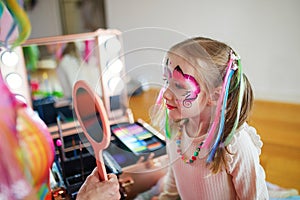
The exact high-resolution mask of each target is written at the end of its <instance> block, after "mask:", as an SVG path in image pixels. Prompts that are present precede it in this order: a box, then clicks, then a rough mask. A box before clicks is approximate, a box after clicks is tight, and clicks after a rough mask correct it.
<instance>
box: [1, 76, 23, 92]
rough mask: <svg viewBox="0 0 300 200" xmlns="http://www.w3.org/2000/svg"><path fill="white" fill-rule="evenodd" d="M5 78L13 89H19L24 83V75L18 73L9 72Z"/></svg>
mask: <svg viewBox="0 0 300 200" xmlns="http://www.w3.org/2000/svg"><path fill="white" fill-rule="evenodd" d="M5 80H6V82H7V84H8V86H9V87H10V88H11V89H18V88H20V87H21V86H22V83H23V80H22V77H21V76H20V75H19V74H17V73H10V74H8V75H7V76H6V78H5Z"/></svg>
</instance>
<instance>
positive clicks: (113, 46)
mask: <svg viewBox="0 0 300 200" xmlns="http://www.w3.org/2000/svg"><path fill="white" fill-rule="evenodd" d="M104 46H105V49H106V50H107V53H108V54H109V55H110V56H111V57H115V56H117V55H118V53H119V52H120V50H121V43H120V41H119V39H118V38H117V37H116V36H114V37H112V38H109V39H108V40H106V42H105V44H104Z"/></svg>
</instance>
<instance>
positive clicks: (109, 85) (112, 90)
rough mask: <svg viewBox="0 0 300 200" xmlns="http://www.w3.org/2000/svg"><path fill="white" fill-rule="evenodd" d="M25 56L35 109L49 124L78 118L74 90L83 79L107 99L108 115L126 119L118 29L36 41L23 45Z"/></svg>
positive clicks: (125, 98)
mask: <svg viewBox="0 0 300 200" xmlns="http://www.w3.org/2000/svg"><path fill="white" fill-rule="evenodd" d="M23 54H24V59H25V65H26V70H27V74H28V79H29V85H30V89H31V97H32V105H33V108H34V109H35V110H36V111H37V112H38V113H39V115H40V117H41V118H42V119H43V120H44V121H45V122H46V124H52V123H56V116H57V115H58V114H60V115H61V116H62V119H64V120H67V121H68V120H72V119H73V113H72V111H71V107H72V89H73V86H74V84H75V83H76V82H77V81H79V80H84V81H86V82H87V83H88V84H89V86H90V87H91V88H92V89H93V90H94V91H95V92H96V93H97V94H98V95H99V96H101V97H102V99H103V102H104V105H105V107H106V109H107V112H108V115H109V116H111V117H118V116H121V115H124V113H125V110H126V105H127V96H126V91H125V90H126V87H125V86H124V85H125V84H124V83H125V76H124V73H125V69H124V67H125V65H124V59H123V58H122V42H121V33H120V32H119V31H116V30H104V29H99V30H97V31H95V32H91V33H83V34H73V35H63V36H54V37H47V38H37V39H31V40H28V41H27V42H26V43H25V44H24V45H23ZM116 79H117V80H119V82H118V84H116V83H114V82H113V80H116ZM116 85H122V89H120V87H118V86H116ZM112 103H113V104H112Z"/></svg>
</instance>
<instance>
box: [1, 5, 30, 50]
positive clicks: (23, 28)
mask: <svg viewBox="0 0 300 200" xmlns="http://www.w3.org/2000/svg"><path fill="white" fill-rule="evenodd" d="M5 5H6V7H7V9H8V11H9V13H10V14H11V16H12V17H13V19H14V23H16V24H17V25H18V29H19V36H18V38H17V39H16V40H15V41H14V42H13V44H12V47H11V48H12V49H13V48H15V47H16V46H19V45H20V44H22V43H23V42H24V41H25V40H26V39H27V38H28V37H29V35H30V33H31V25H30V21H29V18H28V16H27V15H26V13H25V11H24V10H23V9H22V7H21V6H20V5H19V3H18V1H16V0H6V1H5ZM13 26H14V25H12V27H11V30H13V29H14V28H13ZM10 34H11V33H9V34H8V35H7V37H6V40H8V38H9V37H10Z"/></svg>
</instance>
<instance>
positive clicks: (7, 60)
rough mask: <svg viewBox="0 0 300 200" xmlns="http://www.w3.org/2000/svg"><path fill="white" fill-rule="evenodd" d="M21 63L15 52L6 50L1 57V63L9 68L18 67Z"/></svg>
mask: <svg viewBox="0 0 300 200" xmlns="http://www.w3.org/2000/svg"><path fill="white" fill-rule="evenodd" d="M18 61H19V56H18V55H17V53H16V52H14V51H9V50H6V51H4V52H3V53H2V55H1V62H2V63H3V64H4V65H5V66H7V67H13V66H16V65H17V63H18Z"/></svg>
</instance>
